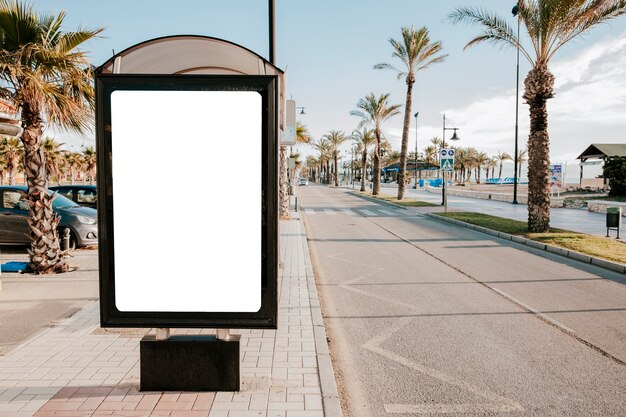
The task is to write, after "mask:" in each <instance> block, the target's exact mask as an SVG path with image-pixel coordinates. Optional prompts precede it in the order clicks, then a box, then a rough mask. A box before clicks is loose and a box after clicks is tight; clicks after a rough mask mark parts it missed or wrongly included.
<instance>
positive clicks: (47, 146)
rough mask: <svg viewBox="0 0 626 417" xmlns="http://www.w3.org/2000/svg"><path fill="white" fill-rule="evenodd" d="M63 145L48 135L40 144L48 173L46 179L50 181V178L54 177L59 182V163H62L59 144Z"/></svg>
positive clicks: (61, 151) (61, 152)
mask: <svg viewBox="0 0 626 417" xmlns="http://www.w3.org/2000/svg"><path fill="white" fill-rule="evenodd" d="M63 145H64V143H59V142H57V141H56V140H54V139H53V138H48V137H46V138H45V139H44V140H43V142H42V144H41V146H42V147H43V152H44V154H45V156H46V174H47V175H48V180H49V181H50V180H51V179H52V178H54V177H56V179H57V184H60V178H61V165H62V164H63V150H62V149H61V146H63Z"/></svg>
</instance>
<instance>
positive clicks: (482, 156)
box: [474, 152, 491, 184]
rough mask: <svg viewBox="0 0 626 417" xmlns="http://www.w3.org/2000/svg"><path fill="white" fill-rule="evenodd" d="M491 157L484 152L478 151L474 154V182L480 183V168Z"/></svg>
mask: <svg viewBox="0 0 626 417" xmlns="http://www.w3.org/2000/svg"><path fill="white" fill-rule="evenodd" d="M490 160H491V159H490V158H489V156H488V155H487V154H486V153H485V152H478V153H477V154H476V155H475V156H474V162H475V163H476V174H477V177H476V182H477V183H478V184H480V169H481V168H482V167H483V166H484V165H486V164H487V163H488V162H489V161H490Z"/></svg>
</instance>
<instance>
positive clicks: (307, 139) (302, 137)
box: [296, 120, 313, 144]
mask: <svg viewBox="0 0 626 417" xmlns="http://www.w3.org/2000/svg"><path fill="white" fill-rule="evenodd" d="M296 142H298V143H306V144H310V143H311V142H313V137H312V136H311V134H310V133H309V129H308V128H307V127H306V125H305V124H304V123H302V122H301V121H299V120H298V121H297V122H296Z"/></svg>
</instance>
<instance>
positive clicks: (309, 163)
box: [305, 155, 317, 181]
mask: <svg viewBox="0 0 626 417" xmlns="http://www.w3.org/2000/svg"><path fill="white" fill-rule="evenodd" d="M305 163H306V168H307V171H308V178H309V179H310V180H311V181H315V178H316V175H315V172H316V166H317V158H315V157H314V156H313V155H308V156H307V157H306V162H305Z"/></svg>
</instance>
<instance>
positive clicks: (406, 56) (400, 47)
mask: <svg viewBox="0 0 626 417" xmlns="http://www.w3.org/2000/svg"><path fill="white" fill-rule="evenodd" d="M401 32H402V39H401V40H399V41H397V40H395V39H389V43H390V44H391V47H392V50H393V53H392V54H391V56H392V57H393V58H398V59H399V60H400V63H401V68H400V69H398V68H395V67H394V66H393V65H390V64H385V63H383V64H376V65H374V69H391V70H393V71H395V72H396V73H397V77H398V79H401V78H404V81H405V82H406V102H405V105H404V123H403V125H402V147H401V150H400V173H399V176H398V200H402V199H403V198H404V190H405V181H404V177H405V176H406V160H407V153H408V148H409V127H410V125H411V117H412V116H411V105H412V102H413V84H415V73H416V72H419V71H422V70H425V69H426V68H428V67H430V66H431V65H433V64H436V63H438V62H443V61H444V60H445V59H446V57H447V56H448V55H441V54H440V53H441V50H442V48H443V46H442V44H441V42H439V41H437V42H432V43H431V42H430V36H429V35H428V29H427V28H426V27H425V26H424V27H421V28H419V29H417V30H415V29H414V28H413V26H404V27H403V28H402V29H401Z"/></svg>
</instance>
